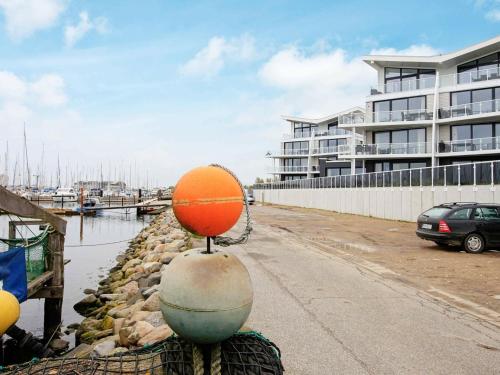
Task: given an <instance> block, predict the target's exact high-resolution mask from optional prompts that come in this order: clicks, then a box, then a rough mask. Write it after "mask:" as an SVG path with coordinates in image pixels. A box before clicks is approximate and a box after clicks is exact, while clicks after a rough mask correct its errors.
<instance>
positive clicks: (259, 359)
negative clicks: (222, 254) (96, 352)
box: [0, 332, 284, 375]
mask: <svg viewBox="0 0 500 375" xmlns="http://www.w3.org/2000/svg"><path fill="white" fill-rule="evenodd" d="M206 362H208V363H209V362H210V360H209V359H208V360H207V361H206ZM205 366H206V363H205ZM283 371H284V370H283V366H282V364H281V353H280V351H279V349H278V348H277V346H276V345H275V344H273V343H272V342H271V341H269V340H268V339H266V338H265V337H263V336H262V335H260V334H259V333H257V332H245V333H241V332H240V333H237V334H235V335H234V336H232V337H231V338H229V339H227V340H226V341H223V342H222V343H221V345H220V367H219V371H218V372H217V374H221V375H275V374H276V375H277V374H283ZM0 373H2V375H7V374H9V375H11V374H12V375H14V374H16V375H17V374H19V375H21V374H37V375H70V374H71V375H90V374H92V375H101V374H150V375H159V374H162V375H163V374H164V375H197V374H198V372H197V371H196V368H195V365H194V363H193V345H192V344H190V343H188V342H187V341H185V340H183V339H182V338H179V337H177V336H171V337H169V338H168V339H166V340H164V341H162V342H160V343H157V344H155V345H153V346H150V347H144V348H141V349H139V350H135V351H130V352H125V353H121V354H118V355H114V356H108V357H98V358H88V359H81V358H69V357H67V358H59V359H46V360H40V361H31V362H29V363H27V364H24V365H19V366H17V367H11V368H7V369H5V370H4V372H2V371H0ZM202 373H203V372H202ZM205 374H210V375H214V372H213V371H210V370H209V369H208V371H207V368H206V367H205Z"/></svg>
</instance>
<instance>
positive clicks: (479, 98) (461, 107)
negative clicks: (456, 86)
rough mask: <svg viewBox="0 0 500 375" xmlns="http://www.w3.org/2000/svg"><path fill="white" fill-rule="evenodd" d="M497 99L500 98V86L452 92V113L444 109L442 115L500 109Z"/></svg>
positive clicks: (467, 113) (443, 116) (477, 112)
mask: <svg viewBox="0 0 500 375" xmlns="http://www.w3.org/2000/svg"><path fill="white" fill-rule="evenodd" d="M497 99H500V87H492V88H487V89H478V90H466V91H456V92H452V93H450V101H451V106H452V108H451V113H448V112H449V111H448V110H447V109H444V112H443V113H441V117H442V118H446V117H450V116H452V117H453V116H454V115H455V114H456V115H458V116H463V115H475V114H480V113H488V112H494V111H498V110H500V104H499V103H498V100H497Z"/></svg>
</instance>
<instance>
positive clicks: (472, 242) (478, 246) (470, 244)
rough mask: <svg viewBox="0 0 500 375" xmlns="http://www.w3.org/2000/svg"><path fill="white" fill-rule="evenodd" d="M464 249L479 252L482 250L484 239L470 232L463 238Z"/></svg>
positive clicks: (469, 251)
mask: <svg viewBox="0 0 500 375" xmlns="http://www.w3.org/2000/svg"><path fill="white" fill-rule="evenodd" d="M464 250H465V251H467V252H468V253H472V254H479V253H482V252H483V250H484V239H483V237H482V236H481V235H480V234H477V233H471V234H469V235H468V236H467V237H465V240H464Z"/></svg>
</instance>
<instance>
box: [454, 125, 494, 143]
mask: <svg viewBox="0 0 500 375" xmlns="http://www.w3.org/2000/svg"><path fill="white" fill-rule="evenodd" d="M497 136H500V123H497V124H473V125H452V126H451V140H452V141H456V140H466V139H474V138H490V137H497Z"/></svg>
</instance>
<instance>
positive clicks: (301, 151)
mask: <svg viewBox="0 0 500 375" xmlns="http://www.w3.org/2000/svg"><path fill="white" fill-rule="evenodd" d="M283 154H284V155H307V154H309V142H308V141H302V142H285V143H283Z"/></svg>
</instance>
